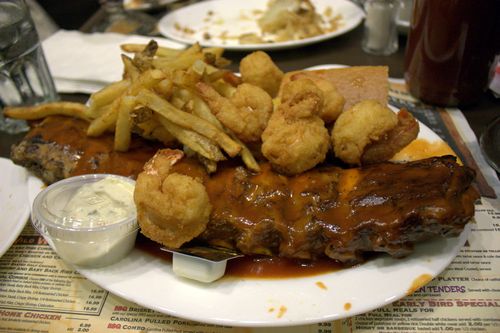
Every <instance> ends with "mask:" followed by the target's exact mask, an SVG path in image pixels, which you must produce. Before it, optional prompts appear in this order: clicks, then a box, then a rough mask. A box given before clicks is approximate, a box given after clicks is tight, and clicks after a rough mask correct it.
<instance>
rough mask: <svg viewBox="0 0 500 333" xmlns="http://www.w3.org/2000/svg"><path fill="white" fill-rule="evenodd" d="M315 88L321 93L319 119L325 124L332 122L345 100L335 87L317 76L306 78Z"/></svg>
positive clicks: (340, 111) (342, 107)
mask: <svg viewBox="0 0 500 333" xmlns="http://www.w3.org/2000/svg"><path fill="white" fill-rule="evenodd" d="M307 78H308V79H310V80H312V81H313V82H314V84H316V86H318V88H319V89H320V90H321V91H322V92H323V107H322V108H321V109H320V112H319V117H320V118H321V119H323V121H324V122H325V123H326V124H329V123H332V122H334V121H335V120H336V119H337V118H338V116H339V115H340V113H342V110H343V109H344V104H345V98H344V96H342V95H341V94H340V93H339V92H338V90H337V88H336V87H335V85H334V84H333V83H332V82H330V81H328V80H325V79H323V78H321V77H318V76H312V75H310V76H308V77H307Z"/></svg>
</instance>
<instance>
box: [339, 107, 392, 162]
mask: <svg viewBox="0 0 500 333" xmlns="http://www.w3.org/2000/svg"><path fill="white" fill-rule="evenodd" d="M397 123H398V117H397V116H396V114H395V113H394V112H392V111H391V109H389V108H388V107H387V106H385V105H382V104H380V103H379V102H377V101H375V100H365V101H362V102H359V103H357V104H355V105H354V106H353V107H352V108H350V109H349V110H347V111H345V112H343V113H341V114H340V116H339V117H338V118H337V120H336V121H335V125H334V126H333V130H332V144H333V150H334V153H335V156H337V157H338V158H340V159H341V160H342V161H344V162H346V163H348V164H357V165H360V164H361V156H362V155H363V152H364V150H365V148H366V147H367V146H368V145H370V144H372V143H374V142H376V141H379V140H381V139H382V138H383V137H384V135H385V134H386V133H387V132H388V131H390V130H392V129H393V128H395V127H396V125H397Z"/></svg>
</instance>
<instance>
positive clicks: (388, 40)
mask: <svg viewBox="0 0 500 333" xmlns="http://www.w3.org/2000/svg"><path fill="white" fill-rule="evenodd" d="M364 7H365V12H366V18H365V31H364V36H363V40H362V42H361V47H362V48H363V51H365V52H367V53H371V54H376V55H389V54H392V53H394V52H396V51H397V50H398V32H397V29H396V18H397V15H398V11H399V0H367V1H365V3H364Z"/></svg>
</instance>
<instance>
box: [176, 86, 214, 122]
mask: <svg viewBox="0 0 500 333" xmlns="http://www.w3.org/2000/svg"><path fill="white" fill-rule="evenodd" d="M174 97H177V98H179V99H182V100H184V101H192V102H193V104H192V105H193V108H192V110H191V113H192V114H194V115H196V116H198V117H200V118H201V119H205V120H206V121H208V122H210V123H211V124H212V125H214V126H216V127H217V128H219V129H221V130H222V129H223V126H222V124H221V123H220V121H219V119H217V117H215V116H214V114H213V113H212V111H210V108H209V107H208V105H207V104H206V103H205V101H204V100H203V99H201V97H199V96H198V95H197V94H195V93H193V92H192V91H190V90H188V89H182V88H181V89H176V90H175V91H174Z"/></svg>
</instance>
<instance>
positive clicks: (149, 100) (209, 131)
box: [137, 89, 241, 157]
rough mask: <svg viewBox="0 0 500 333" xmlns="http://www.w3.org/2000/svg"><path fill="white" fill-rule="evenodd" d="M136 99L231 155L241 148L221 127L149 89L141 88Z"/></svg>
mask: <svg viewBox="0 0 500 333" xmlns="http://www.w3.org/2000/svg"><path fill="white" fill-rule="evenodd" d="M137 100H138V102H139V103H140V104H142V105H144V106H147V107H149V108H150V109H152V110H153V111H155V112H157V113H158V114H160V115H161V116H163V117H165V118H166V119H168V120H169V121H170V122H172V123H174V124H176V125H178V126H181V127H184V128H186V129H190V130H192V131H194V132H197V133H199V134H201V135H203V136H205V137H207V138H209V139H211V140H213V141H215V142H217V144H218V145H219V146H220V147H221V148H222V149H224V151H226V153H227V154H228V155H229V156H231V157H234V156H236V155H237V154H238V153H239V152H240V150H241V145H240V144H238V143H236V142H235V141H234V140H233V139H231V138H230V137H229V136H228V135H227V134H226V133H225V132H224V131H222V130H221V129H219V128H217V127H216V126H214V125H212V124H211V123H210V122H208V121H206V120H204V119H201V118H199V117H196V116H193V115H192V114H189V113H186V112H182V111H180V110H178V109H177V108H175V107H174V106H173V105H172V104H170V103H169V102H167V101H165V100H163V99H162V98H161V97H160V96H158V95H157V94H155V93H153V92H151V91H148V90H146V89H143V90H142V91H141V92H140V93H139V94H138V95H137Z"/></svg>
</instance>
